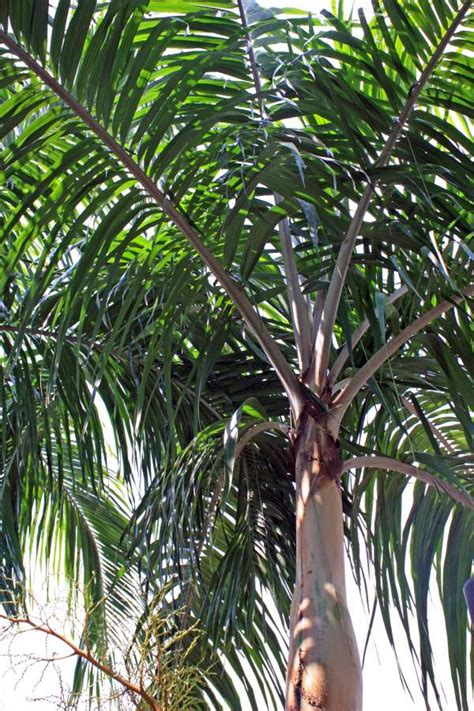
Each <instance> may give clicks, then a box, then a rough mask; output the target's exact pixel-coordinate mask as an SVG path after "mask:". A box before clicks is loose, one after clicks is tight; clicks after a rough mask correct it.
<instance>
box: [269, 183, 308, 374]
mask: <svg viewBox="0 0 474 711" xmlns="http://www.w3.org/2000/svg"><path fill="white" fill-rule="evenodd" d="M275 201H276V202H277V204H278V202H280V201H281V197H280V196H279V195H275ZM278 231H279V234H280V242H281V252H282V256H283V265H284V269H285V278H286V288H287V292H288V301H289V304H290V314H291V322H292V324H293V332H294V336H295V344H296V351H297V353H298V363H299V367H300V372H301V374H303V373H304V372H305V371H306V370H307V368H308V367H309V364H310V362H311V350H312V338H311V323H310V320H309V315H308V307H307V304H306V302H305V299H304V296H303V292H302V291H301V285H300V282H299V278H298V270H297V269H296V261H295V253H294V249H293V244H292V242H291V231H290V223H289V221H288V218H287V217H284V218H283V219H282V220H280V222H279V224H278Z"/></svg>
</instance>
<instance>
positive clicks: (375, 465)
mask: <svg viewBox="0 0 474 711" xmlns="http://www.w3.org/2000/svg"><path fill="white" fill-rule="evenodd" d="M360 467H367V468H370V469H385V470H387V471H393V472H399V473H400V474H406V475H407V476H411V477H414V478H415V479H418V480H419V481H422V482H424V483H425V484H428V485H429V486H431V487H433V488H434V489H436V491H437V492H438V493H439V494H448V496H450V497H451V498H452V499H454V501H456V502H457V503H458V504H461V505H462V506H464V508H467V509H470V510H471V511H474V499H472V497H471V496H469V494H467V493H466V492H465V491H460V490H459V489H456V488H455V487H454V486H451V484H448V483H447V482H445V481H441V480H440V479H438V477H435V476H433V474H430V473H429V472H427V471H425V470H424V469H420V468H419V467H415V466H413V464H408V463H407V462H402V461H401V460H400V459H393V458H392V457H381V456H380V457H379V456H374V457H353V458H352V459H346V461H345V462H343V463H342V472H347V471H349V470H350V469H359V468H360Z"/></svg>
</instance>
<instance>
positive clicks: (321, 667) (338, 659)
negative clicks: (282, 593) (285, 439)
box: [286, 413, 362, 711]
mask: <svg viewBox="0 0 474 711" xmlns="http://www.w3.org/2000/svg"><path fill="white" fill-rule="evenodd" d="M294 454H295V473H296V495H297V511H296V520H297V523H296V526H297V529H296V555H297V569H296V585H295V592H294V596H293V602H292V611H291V619H290V655H289V664H288V677H287V698H286V711H315V710H316V709H319V710H320V711H361V709H362V672H361V666H360V661H359V654H358V650H357V643H356V640H355V636H354V630H353V627H352V622H351V619H350V615H349V611H348V609H347V602H346V591H345V576H344V545H343V520H342V500H341V489H340V472H341V461H340V455H339V450H338V448H337V446H336V444H335V443H334V441H333V439H332V438H331V436H330V435H329V434H328V433H327V431H326V430H325V429H324V428H323V427H322V426H321V425H320V424H319V422H318V424H317V423H316V421H315V419H313V417H311V416H309V415H308V414H305V413H303V416H302V417H301V418H300V425H299V428H298V437H297V439H296V441H295V443H294Z"/></svg>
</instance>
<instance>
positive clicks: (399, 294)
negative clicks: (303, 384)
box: [328, 286, 408, 387]
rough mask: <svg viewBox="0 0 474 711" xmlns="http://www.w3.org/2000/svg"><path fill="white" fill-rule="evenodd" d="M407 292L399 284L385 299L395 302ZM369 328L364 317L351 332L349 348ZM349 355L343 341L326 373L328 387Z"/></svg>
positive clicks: (353, 345)
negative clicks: (327, 373) (398, 287)
mask: <svg viewBox="0 0 474 711" xmlns="http://www.w3.org/2000/svg"><path fill="white" fill-rule="evenodd" d="M407 293H408V287H406V286H401V287H400V289H397V290H396V291H394V292H393V293H392V294H390V296H388V297H387V301H388V303H389V304H393V303H395V301H397V300H398V299H400V298H401V297H402V296H405V294H407ZM369 328H370V321H369V319H368V318H366V319H364V320H363V321H362V322H361V323H360V324H359V325H358V326H357V328H356V329H355V331H354V333H353V334H352V337H351V348H352V349H353V348H355V346H356V345H357V344H358V343H359V341H360V340H361V338H362V337H363V336H364V335H365V333H366V332H367V331H368V330H369ZM348 357H349V344H348V343H344V345H343V346H342V348H341V352H340V353H339V355H338V356H337V358H336V360H335V361H334V365H333V366H332V368H331V370H330V372H329V375H328V385H329V387H332V385H334V383H335V382H336V380H337V378H338V377H339V373H340V372H341V370H342V369H343V367H344V366H345V364H346V362H347V359H348Z"/></svg>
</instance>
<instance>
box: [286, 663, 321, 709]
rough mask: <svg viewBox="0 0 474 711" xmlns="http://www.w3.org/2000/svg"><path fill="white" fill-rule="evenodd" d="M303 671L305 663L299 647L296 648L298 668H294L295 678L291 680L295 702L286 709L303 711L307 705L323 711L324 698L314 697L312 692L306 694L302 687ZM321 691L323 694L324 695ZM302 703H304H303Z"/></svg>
mask: <svg viewBox="0 0 474 711" xmlns="http://www.w3.org/2000/svg"><path fill="white" fill-rule="evenodd" d="M304 673H305V664H304V660H303V654H302V651H301V649H299V650H298V668H297V670H296V680H295V681H292V686H293V694H294V696H295V702H294V703H292V704H291V705H290V706H289V707H288V711H305V709H306V708H307V707H308V706H309V707H311V708H312V709H319V711H324V709H325V700H324V698H321V697H316V696H314V695H313V694H308V693H307V692H306V691H305V690H304V689H303V675H304ZM325 695H326V694H325V692H323V696H325ZM303 704H304V705H303Z"/></svg>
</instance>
